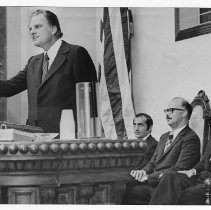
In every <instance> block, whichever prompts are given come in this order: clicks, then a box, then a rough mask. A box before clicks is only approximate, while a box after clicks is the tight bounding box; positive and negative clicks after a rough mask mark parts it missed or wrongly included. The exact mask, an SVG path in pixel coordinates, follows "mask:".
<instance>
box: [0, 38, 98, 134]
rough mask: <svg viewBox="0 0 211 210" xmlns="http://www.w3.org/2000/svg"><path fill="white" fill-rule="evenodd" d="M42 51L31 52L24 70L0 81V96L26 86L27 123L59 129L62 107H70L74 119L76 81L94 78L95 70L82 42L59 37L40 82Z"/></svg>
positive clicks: (14, 92)
mask: <svg viewBox="0 0 211 210" xmlns="http://www.w3.org/2000/svg"><path fill="white" fill-rule="evenodd" d="M43 58H44V54H43V53H42V54H39V55H36V56H33V57H31V58H30V59H29V61H28V64H27V65H26V66H25V68H24V70H23V71H20V72H19V73H18V74H17V75H16V76H15V77H13V78H11V79H10V80H6V81H0V97H9V96H13V95H15V94H17V93H20V92H21V91H24V90H26V89H27V91H28V107H29V111H28V124H29V125H36V126H40V127H41V128H43V130H44V131H45V132H59V123H60V118H61V111H62V109H73V113H74V117H75V122H76V93H75V92H76V85H75V84H76V83H78V82H88V81H96V80H97V78H96V71H95V67H94V64H93V62H92V60H91V58H90V56H89V54H88V52H87V51H86V50H85V49H84V48H83V47H81V46H77V45H71V44H68V43H66V42H64V41H62V45H61V47H60V49H59V51H58V53H57V55H56V58H55V60H54V61H53V63H52V65H51V67H50V69H49V71H48V74H47V75H46V78H45V81H44V82H43V83H42V84H41V76H42V63H43Z"/></svg>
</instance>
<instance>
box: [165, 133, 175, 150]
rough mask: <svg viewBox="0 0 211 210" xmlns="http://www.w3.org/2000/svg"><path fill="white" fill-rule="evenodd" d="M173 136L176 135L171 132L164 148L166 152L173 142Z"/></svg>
mask: <svg viewBox="0 0 211 210" xmlns="http://www.w3.org/2000/svg"><path fill="white" fill-rule="evenodd" d="M173 137H174V135H173V133H169V136H168V139H167V141H166V145H165V148H164V152H166V150H167V149H168V148H169V147H170V145H171V143H172V142H173Z"/></svg>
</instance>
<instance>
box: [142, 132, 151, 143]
mask: <svg viewBox="0 0 211 210" xmlns="http://www.w3.org/2000/svg"><path fill="white" fill-rule="evenodd" d="M150 134H151V133H149V134H148V135H147V136H145V137H144V138H143V140H144V141H146V139H147V138H148V137H149V135H150Z"/></svg>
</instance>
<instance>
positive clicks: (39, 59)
mask: <svg viewBox="0 0 211 210" xmlns="http://www.w3.org/2000/svg"><path fill="white" fill-rule="evenodd" d="M43 58H44V56H43V53H42V54H40V55H37V56H36V58H35V61H34V65H33V69H32V72H33V74H34V79H35V81H36V84H37V86H38V87H39V86H40V84H41V77H42V63H43Z"/></svg>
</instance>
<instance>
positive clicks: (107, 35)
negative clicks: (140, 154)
mask: <svg viewBox="0 0 211 210" xmlns="http://www.w3.org/2000/svg"><path fill="white" fill-rule="evenodd" d="M100 26H101V29H100V37H99V40H100V50H99V69H98V79H99V83H100V85H99V87H100V88H99V89H100V91H99V93H100V94H99V95H100V110H101V111H100V112H101V121H102V126H103V130H104V134H105V137H106V138H109V139H134V138H135V136H134V132H133V118H134V108H133V102H132V96H131V95H132V94H131V86H130V79H129V78H130V71H131V62H130V39H131V37H132V35H133V23H132V14H131V12H130V10H129V9H128V8H116V7H115V8H107V7H105V8H102V11H101V20H100Z"/></svg>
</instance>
